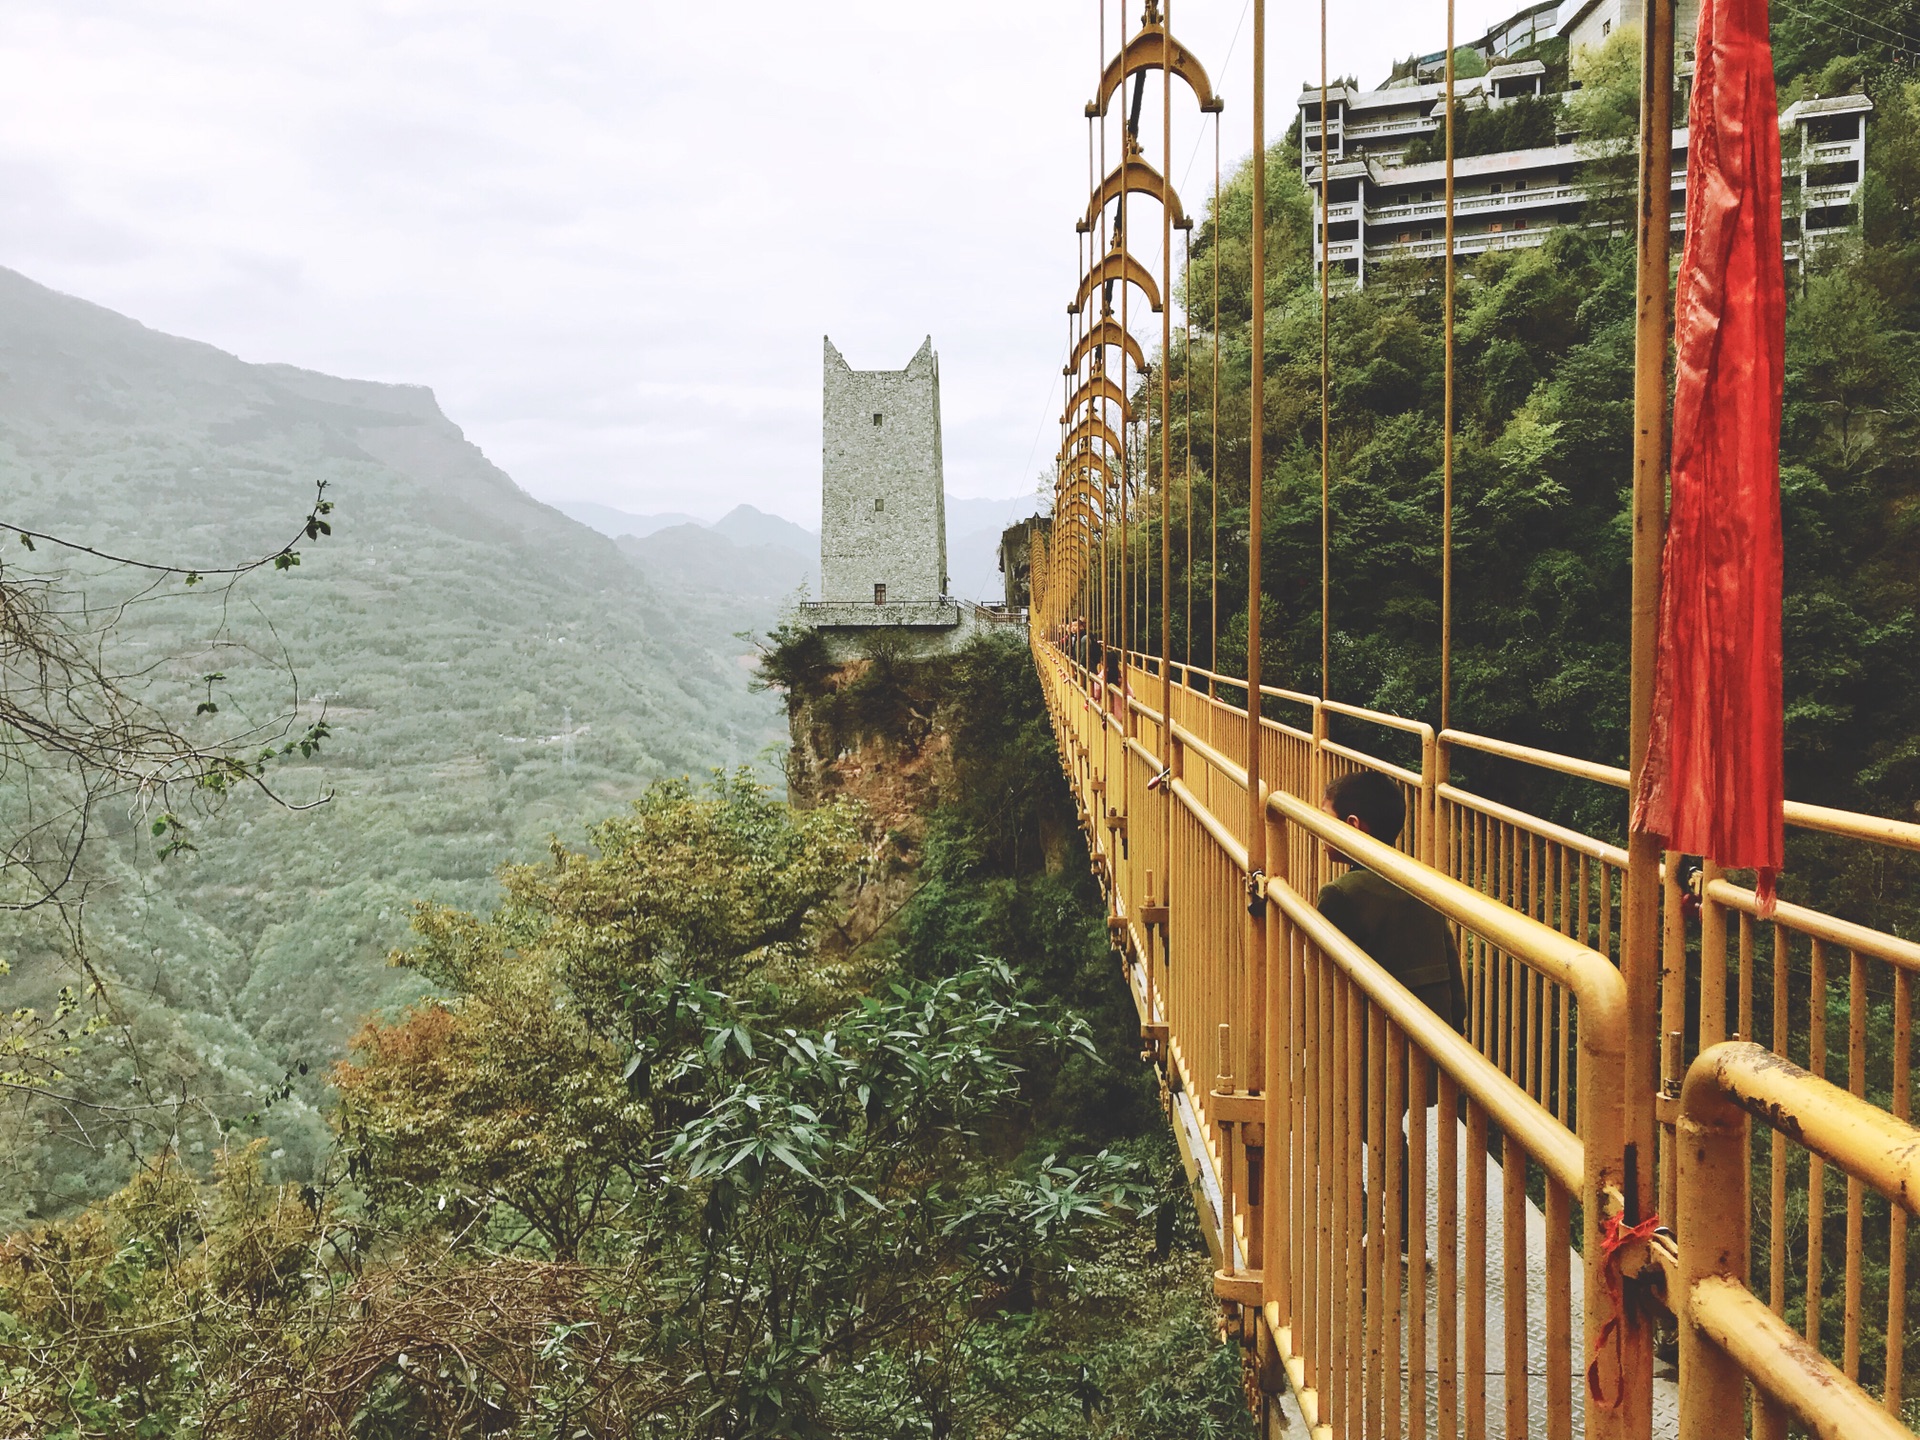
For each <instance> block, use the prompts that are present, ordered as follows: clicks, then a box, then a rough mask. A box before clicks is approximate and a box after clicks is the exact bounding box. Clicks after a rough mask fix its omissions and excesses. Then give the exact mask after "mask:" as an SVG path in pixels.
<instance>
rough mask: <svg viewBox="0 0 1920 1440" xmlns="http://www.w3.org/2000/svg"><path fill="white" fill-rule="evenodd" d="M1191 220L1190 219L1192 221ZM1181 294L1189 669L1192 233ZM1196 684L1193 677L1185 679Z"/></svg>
mask: <svg viewBox="0 0 1920 1440" xmlns="http://www.w3.org/2000/svg"><path fill="white" fill-rule="evenodd" d="M1189 218H1191V217H1189ZM1180 238H1181V247H1182V248H1181V266H1180V270H1181V276H1182V278H1181V281H1180V292H1181V294H1183V295H1185V296H1186V299H1185V300H1184V301H1182V302H1181V305H1180V405H1181V410H1182V412H1183V420H1182V423H1183V425H1184V426H1185V437H1184V439H1185V444H1186V459H1185V463H1184V464H1183V465H1182V467H1181V475H1180V479H1181V488H1182V489H1183V490H1184V491H1185V492H1186V493H1185V496H1184V499H1185V502H1186V527H1187V645H1186V656H1187V662H1186V663H1187V665H1188V667H1189V668H1191V667H1192V665H1193V231H1192V229H1190V228H1189V229H1188V230H1186V231H1185V232H1184V233H1183V234H1182V235H1181V237H1180ZM1183 678H1184V679H1185V680H1186V681H1187V683H1188V684H1192V683H1193V677H1192V676H1191V675H1188V676H1185V677H1183Z"/></svg>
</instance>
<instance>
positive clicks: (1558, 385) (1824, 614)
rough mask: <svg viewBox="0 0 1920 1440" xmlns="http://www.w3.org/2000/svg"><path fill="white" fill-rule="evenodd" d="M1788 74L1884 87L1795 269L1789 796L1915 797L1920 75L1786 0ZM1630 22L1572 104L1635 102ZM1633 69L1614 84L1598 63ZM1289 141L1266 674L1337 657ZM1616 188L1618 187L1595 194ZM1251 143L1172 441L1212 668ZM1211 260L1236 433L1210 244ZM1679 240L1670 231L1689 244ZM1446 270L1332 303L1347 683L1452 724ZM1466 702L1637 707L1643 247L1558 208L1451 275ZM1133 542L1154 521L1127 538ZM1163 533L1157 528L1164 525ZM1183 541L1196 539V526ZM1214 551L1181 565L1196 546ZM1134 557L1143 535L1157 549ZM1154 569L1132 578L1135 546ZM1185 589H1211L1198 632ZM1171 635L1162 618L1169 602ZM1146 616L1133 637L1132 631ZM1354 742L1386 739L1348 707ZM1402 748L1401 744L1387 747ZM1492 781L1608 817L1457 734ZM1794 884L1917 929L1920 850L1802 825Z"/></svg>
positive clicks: (1229, 656)
mask: <svg viewBox="0 0 1920 1440" xmlns="http://www.w3.org/2000/svg"><path fill="white" fill-rule="evenodd" d="M1775 39H1776V44H1777V46H1778V57H1779V66H1780V70H1779V73H1780V79H1781V84H1782V94H1783V96H1784V97H1786V98H1787V99H1791V98H1793V97H1794V96H1796V95H1803V94H1807V93H1811V92H1815V91H1817V92H1818V93H1821V94H1834V93H1841V92H1844V91H1847V90H1850V89H1853V88H1855V87H1864V88H1865V90H1866V91H1867V93H1868V94H1869V95H1870V96H1871V97H1872V99H1873V101H1874V104H1875V107H1876V108H1875V112H1874V114H1873V115H1872V117H1871V119H1870V122H1869V126H1868V140H1867V154H1868V173H1867V177H1866V185H1865V189H1864V204H1863V211H1864V213H1863V217H1862V225H1861V228H1860V230H1859V232H1858V234H1857V235H1855V236H1853V237H1851V238H1850V239H1849V240H1848V241H1847V242H1845V243H1840V244H1835V245H1832V246H1829V247H1827V248H1825V249H1822V250H1820V251H1818V252H1816V253H1815V254H1814V255H1812V256H1811V257H1810V258H1809V260H1808V263H1807V265H1806V267H1805V268H1804V270H1801V269H1799V268H1797V267H1794V268H1790V270H1789V275H1788V282H1789V286H1788V288H1789V292H1790V293H1789V308H1788V317H1787V386H1786V414H1785V425H1784V433H1783V437H1782V471H1781V504H1782V510H1783V515H1784V522H1785V534H1786V566H1787V568H1786V598H1785V651H1786V720H1787V724H1786V743H1787V792H1788V794H1789V795H1790V796H1792V797H1794V798H1796V799H1800V800H1806V801H1811V802H1814V803H1819V804H1827V805H1836V806H1842V807H1846V808H1851V809H1858V810H1864V811H1867V812H1871V813H1875V814H1881V815H1891V816H1898V817H1901V818H1912V817H1913V816H1914V815H1915V813H1916V810H1915V806H1916V802H1920V567H1916V566H1915V565H1914V563H1913V555H1914V549H1915V545H1916V542H1920V427H1916V424H1915V416H1916V415H1917V414H1920V345H1917V343H1916V335H1917V334H1920V217H1916V214H1915V211H1914V208H1913V206H1912V204H1911V200H1910V197H1911V196H1912V195H1913V194H1914V193H1915V190H1916V185H1920V81H1915V80H1914V79H1913V78H1912V75H1911V72H1910V70H1909V69H1908V68H1906V66H1905V65H1904V64H1895V63H1893V62H1892V57H1876V56H1875V55H1874V54H1873V52H1872V51H1871V50H1870V49H1869V50H1866V51H1864V52H1861V53H1855V52H1854V51H1853V50H1851V48H1849V49H1848V50H1847V51H1846V52H1845V53H1841V52H1839V51H1838V50H1836V48H1835V46H1834V45H1833V44H1832V43H1830V40H1831V37H1830V36H1828V35H1827V34H1826V32H1824V31H1822V30H1820V29H1819V28H1818V27H1809V26H1808V25H1807V24H1806V23H1805V22H1804V21H1802V20H1801V19H1800V18H1798V17H1797V15H1796V14H1795V13H1794V12H1791V11H1786V10H1781V11H1779V12H1778V18H1777V19H1776V22H1775ZM1637 45H1638V37H1637V35H1634V34H1631V33H1626V32H1623V33H1622V34H1621V35H1619V36H1616V37H1615V38H1614V40H1613V41H1612V42H1610V43H1609V46H1608V47H1607V50H1606V52H1605V53H1603V54H1602V55H1601V56H1599V57H1595V59H1594V61H1593V62H1592V70H1591V73H1590V79H1592V80H1593V84H1591V85H1590V86H1589V87H1588V89H1586V90H1584V91H1582V92H1580V99H1579V104H1580V105H1581V106H1583V107H1585V108H1586V110H1587V111H1589V112H1594V113H1599V112H1608V113H1613V112H1617V113H1619V114H1623V115H1627V116H1629V117H1630V116H1631V115H1632V114H1633V113H1635V107H1636V105H1637V100H1636V97H1635V93H1634V90H1633V87H1634V85H1635V84H1636V83H1637V82H1636V66H1635V65H1634V64H1633V63H1632V56H1633V53H1634V50H1635V47H1637ZM1610 86H1611V87H1612V89H1611V90H1609V88H1608V87H1610ZM1297 153H1298V152H1297V148H1295V143H1292V142H1283V143H1282V144H1281V145H1278V146H1275V147H1274V148H1273V150H1271V151H1270V152H1269V154H1268V156H1267V159H1266V164H1267V197H1268V201H1267V203H1268V215H1267V221H1268V231H1267V254H1266V257H1265V264H1266V268H1267V304H1268V311H1267V317H1266V356H1265V376H1266V391H1265V445H1266V454H1267V456H1268V458H1269V468H1268V471H1267V474H1266V476H1265V478H1264V480H1263V485H1264V494H1265V500H1264V533H1263V546H1264V549H1263V566H1264V568H1263V574H1262V586H1263V593H1264V596H1265V599H1264V604H1265V606H1266V607H1267V608H1266V610H1265V611H1264V612H1263V615H1262V637H1263V644H1264V646H1265V654H1264V655H1263V657H1262V663H1263V666H1264V670H1263V674H1264V675H1265V677H1266V678H1267V680H1268V683H1270V684H1275V685H1281V686H1287V687H1292V688H1298V689H1302V690H1307V691H1313V692H1317V691H1319V689H1320V686H1321V675H1320V631H1321V605H1320V570H1321V566H1320V536H1321V446H1320V297H1319V285H1318V281H1317V279H1316V278H1315V276H1314V274H1313V270H1312V265H1311V261H1310V258H1309V254H1308V247H1309V236H1310V233H1311V232H1310V228H1309V227H1310V222H1309V215H1310V206H1311V204H1312V199H1311V197H1310V196H1309V194H1308V193H1307V191H1306V190H1305V189H1304V188H1303V186H1302V183H1301V180H1300V177H1299V172H1298V162H1297ZM1603 211H1604V207H1603ZM1251 228H1252V171H1251V168H1250V166H1249V167H1243V168H1242V170H1241V171H1240V172H1239V173H1238V174H1237V175H1235V176H1234V177H1233V178H1232V181H1231V183H1230V184H1229V185H1228V186H1227V187H1226V189H1225V192H1224V195H1223V197H1222V202H1221V206H1220V209H1219V212H1218V213H1217V214H1214V215H1211V216H1209V218H1208V219H1207V220H1206V223H1205V224H1204V225H1203V226H1202V227H1201V228H1200V229H1199V230H1198V231H1197V232H1196V239H1195V243H1194V250H1193V269H1192V276H1191V280H1190V282H1189V288H1188V294H1187V299H1188V300H1189V302H1190V303H1191V305H1192V311H1193V315H1194V318H1195V322H1196V329H1195V335H1194V339H1193V342H1192V348H1191V350H1190V351H1179V352H1177V353H1176V354H1175V356H1174V357H1173V371H1174V374H1175V376H1176V384H1177V385H1178V386H1181V387H1184V386H1185V385H1186V384H1187V382H1188V377H1189V376H1191V380H1192V387H1191V388H1192V395H1191V401H1192V417H1193V418H1192V423H1191V428H1190V432H1189V430H1188V428H1187V426H1186V423H1185V415H1186V413H1187V407H1186V404H1185V400H1184V398H1183V396H1181V395H1176V397H1175V401H1174V406H1173V414H1174V418H1175V428H1176V434H1175V440H1174V450H1175V454H1176V455H1179V454H1183V453H1184V450H1185V446H1186V444H1187V443H1188V434H1189V433H1190V436H1191V444H1192V449H1193V456H1194V470H1195V474H1194V477H1193V480H1192V488H1191V514H1192V516H1193V517H1194V518H1193V524H1192V527H1191V529H1192V534H1191V536H1189V533H1188V531H1189V526H1188V523H1187V518H1186V517H1187V514H1188V513H1189V512H1188V497H1187V496H1184V495H1176V496H1175V500H1174V506H1173V509H1174V521H1173V527H1172V545H1171V550H1172V557H1171V560H1172V566H1173V572H1174V576H1173V584H1172V588H1171V591H1170V593H1171V594H1172V595H1173V597H1174V605H1173V615H1172V619H1173V632H1174V651H1175V654H1176V655H1177V656H1182V657H1184V656H1187V655H1189V654H1190V655H1192V657H1193V658H1194V659H1195V660H1196V661H1197V662H1198V663H1200V664H1203V665H1204V664H1206V663H1207V661H1208V660H1209V658H1210V657H1211V654H1212V645H1213V640H1212V634H1211V628H1210V620H1209V615H1208V610H1207V607H1208V603H1209V596H1210V594H1211V593H1212V588H1213V583H1214V580H1215V578H1216V577H1215V575H1214V571H1213V569H1212V568H1211V567H1210V565H1209V560H1210V557H1211V556H1213V554H1214V553H1215V550H1214V546H1215V543H1216V542H1215V538H1214V536H1215V532H1214V531H1213V529H1212V528H1211V516H1212V513H1213V509H1214V506H1215V503H1216V499H1217V504H1218V513H1219V527H1218V532H1217V536H1218V539H1217V547H1218V551H1217V553H1218V567H1217V568H1218V576H1217V579H1218V588H1219V595H1220V602H1221V610H1220V614H1219V616H1218V634H1219V642H1218V644H1219V658H1220V664H1221V666H1222V668H1224V669H1227V670H1231V671H1234V672H1235V673H1244V670H1243V668H1242V667H1243V666H1244V663H1245V648H1246V633H1247V625H1246V615H1245V596H1246V569H1245V556H1246V533H1247V516H1248V507H1247V463H1248V448H1247V440H1246V435H1247V425H1248V418H1249V414H1250V405H1249V400H1250V383H1251V381H1250V377H1251V366H1250V351H1249V343H1248V333H1249V332H1248V322H1249V318H1250V308H1249V306H1250V300H1249V280H1250V272H1249V259H1250V256H1249V248H1250V241H1251ZM1216 257H1217V258H1218V261H1219V264H1220V266H1221V279H1220V307H1221V324H1220V329H1219V332H1218V337H1217V338H1218V344H1219V347H1220V352H1221V381H1220V404H1219V416H1218V433H1219V435H1220V439H1221V443H1220V448H1219V451H1218V453H1214V451H1213V448H1212V445H1213V434H1214V428H1215V427H1214V419H1213V415H1212V413H1211V412H1212V394H1213V391H1212V366H1213V353H1214V345H1215V336H1214V335H1213V334H1210V333H1208V328H1207V327H1210V326H1211V324H1212V310H1213V295H1212V289H1213V269H1214V265H1215V262H1216ZM1676 259H1677V255H1676ZM1439 280H1440V277H1439V271H1438V268H1437V265H1435V264H1429V263H1427V262H1424V261H1401V262H1394V263H1387V264H1379V265H1375V266H1373V267H1372V268H1371V269H1370V271H1369V276H1368V283H1367V287H1366V289H1365V290H1364V291H1360V292H1357V293H1356V292H1353V291H1351V290H1336V292H1335V295H1334V298H1333V304H1332V311H1331V321H1330V324H1331V340H1330V346H1331V349H1330V369H1331V395H1330V411H1331V436H1332V443H1331V446H1330V455H1329V469H1330V476H1329V480H1330V486H1329V492H1330V506H1329V508H1330V512H1331V516H1330V518H1331V525H1330V531H1331V607H1330V617H1331V632H1332V646H1331V648H1332V664H1331V676H1330V679H1329V685H1330V691H1331V694H1332V695H1333V696H1334V697H1335V698H1337V699H1340V700H1344V701H1348V702H1351V703H1355V704H1360V705H1366V706H1370V707H1374V708H1378V709H1381V710H1386V711H1390V712H1393V713H1396V714H1399V715H1404V716H1412V717H1416V718H1419V719H1422V720H1427V721H1435V720H1437V719H1438V712H1439V704H1438V690H1439V634H1440V608H1439V605H1440V571H1441V534H1440V515H1441V413H1442V385H1443V366H1442V338H1441V337H1442V313H1441V288H1440V283H1439ZM1456 317H1457V348H1456V366H1457V383H1458V387H1459V388H1458V394H1457V400H1456V407H1457V408H1456V447H1455V480H1454V483H1455V509H1454V530H1453V535H1454V566H1455V588H1454V597H1455V598H1454V685H1455V694H1454V697H1453V712H1452V713H1453V723H1454V724H1455V725H1456V726H1459V727H1460V728H1462V729H1467V730H1474V731H1479V732H1481V733H1483V734H1489V735H1495V736H1499V737H1501V738H1503V739H1507V740H1512V741H1518V742H1521V743H1523V744H1528V745H1536V746H1541V747H1545V748H1548V749H1552V750H1558V751H1561V752H1563V753H1567V754H1571V755H1576V756H1583V757H1587V758H1591V759H1596V760H1602V761H1607V762H1610V763H1614V764H1623V763H1624V762H1625V758H1626V723H1627V699H1628V688H1627V634H1628V624H1627V601H1628V572H1629V562H1630V546H1629V529H1628V524H1627V516H1628V487H1629V483H1630V476H1631V457H1632V440H1633V436H1632V379H1633V323H1634V243H1633V237H1632V235H1631V233H1630V227H1626V228H1622V229H1618V230H1615V231H1613V232H1612V233H1610V232H1609V230H1608V229H1607V228H1606V227H1604V226H1600V227H1595V228H1565V229H1560V230H1556V231H1554V232H1553V233H1552V234H1551V235H1550V236H1549V238H1548V239H1547V241H1546V243H1545V244H1544V245H1542V246H1541V247H1539V248H1537V249H1531V250H1515V251H1504V252H1495V253H1490V254H1487V255H1484V256H1481V257H1479V258H1478V259H1476V260H1475V261H1474V262H1472V263H1471V264H1468V265H1465V266H1463V267H1462V270H1461V275H1460V279H1459V285H1458V299H1457V308H1456ZM1132 543H1133V544H1134V546H1135V547H1136V551H1138V549H1139V547H1140V546H1141V545H1142V544H1143V543H1144V537H1143V536H1142V535H1141V534H1139V533H1136V534H1135V535H1134V537H1133V540H1132ZM1152 543H1153V545H1154V553H1155V556H1156V565H1157V555H1158V547H1159V530H1158V525H1157V524H1156V525H1155V527H1154V534H1153V542H1152ZM1189 545H1191V549H1189ZM1189 554H1191V555H1192V556H1193V557H1194V565H1193V567H1192V569H1191V570H1189V568H1188V566H1187V563H1186V562H1187V556H1188V555H1189ZM1136 558H1137V557H1136ZM1139 568H1140V567H1139V566H1138V565H1136V566H1135V569H1136V572H1137V571H1138V570H1139ZM1189 586H1190V587H1191V594H1192V596H1193V597H1194V598H1193V601H1192V610H1191V614H1192V616H1193V624H1192V633H1191V635H1190V634H1189V627H1188V615H1189V609H1188V604H1189V602H1188V600H1187V595H1188V593H1189ZM1152 623H1153V629H1152V631H1151V632H1150V633H1153V634H1156V635H1157V633H1158V626H1159V619H1158V602H1157V601H1156V606H1155V611H1154V619H1153V622H1152ZM1135 633H1139V630H1138V628H1136V630H1135ZM1341 738H1344V739H1349V740H1354V741H1360V742H1363V743H1367V744H1371V745H1380V744H1383V743H1384V744H1389V745H1390V744H1391V737H1388V738H1387V739H1385V740H1383V738H1382V736H1381V735H1380V733H1379V732H1378V731H1373V730H1366V729H1363V728H1361V727H1357V726H1356V727H1349V728H1347V729H1345V730H1344V731H1343V732H1342V735H1341ZM1397 758H1403V759H1404V758H1406V757H1404V756H1397ZM1456 763H1457V764H1458V765H1459V767H1460V769H1461V771H1462V772H1467V771H1471V777H1472V778H1473V779H1474V781H1475V782H1476V783H1478V784H1481V785H1483V786H1485V787H1488V788H1490V789H1491V790H1492V791H1493V792H1494V793H1495V794H1496V795H1499V796H1501V797H1502V798H1511V799H1513V800H1515V801H1517V802H1519V803H1522V804H1524V805H1526V806H1527V807H1528V808H1533V809H1536V810H1538V811H1540V812H1541V813H1546V814H1550V815H1553V816H1554V817H1555V818H1559V819H1565V820H1568V821H1571V822H1572V823H1575V824H1577V825H1579V826H1581V827H1582V828H1585V829H1587V830H1589V831H1591V832H1593V833H1598V834H1602V835H1609V836H1616V837H1617V836H1618V835H1619V833H1620V827H1621V825H1622V823H1623V819H1624V815H1623V808H1622V806H1621V804H1620V802H1619V798H1618V796H1617V794H1616V793H1615V792H1612V791H1606V790H1601V789H1600V788H1599V787H1588V786H1585V785H1583V784H1582V783H1580V782H1573V781H1568V782H1564V783H1560V784H1555V785H1552V786H1543V785H1542V784H1540V783H1538V777H1537V775H1536V776H1534V777H1533V778H1532V779H1531V780H1529V779H1528V778H1526V777H1522V776H1519V775H1516V774H1510V773H1505V772H1504V771H1502V770H1501V769H1500V768H1499V767H1498V766H1497V765H1496V764H1494V763H1493V762H1484V761H1483V762H1478V765H1477V768H1476V767H1475V762H1472V761H1471V760H1469V759H1468V758H1467V757H1457V761H1456ZM1783 887H1784V888H1783V890H1782V894H1783V895H1786V896H1787V897H1788V898H1811V899H1813V900H1814V901H1815V902H1816V903H1821V904H1825V905H1827V906H1829V907H1830V908H1834V909H1837V910H1838V911H1839V912H1840V913H1842V914H1845V915H1847V916H1849V917H1850V918H1855V919H1858V920H1861V921H1862V922H1864V923H1867V924H1870V925H1874V926H1877V927H1880V928H1890V929H1895V930H1898V931H1899V932H1900V933H1910V932H1911V931H1912V930H1913V929H1914V928H1915V927H1916V926H1920V867H1915V866H1913V865H1911V864H1905V865H1903V864H1901V863H1899V862H1897V861H1891V860H1885V859H1884V858H1873V857H1866V856H1861V855H1857V854H1852V853H1847V852H1846V850H1845V847H1841V846H1837V845H1831V844H1828V843H1826V842H1823V841H1822V840H1821V839H1820V838H1819V837H1804V836H1796V837H1794V839H1793V840H1792V843H1791V847H1790V853H1789V864H1788V874H1787V876H1786V877H1785V879H1784V880H1783Z"/></svg>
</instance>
